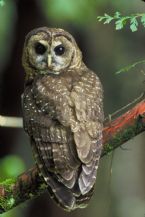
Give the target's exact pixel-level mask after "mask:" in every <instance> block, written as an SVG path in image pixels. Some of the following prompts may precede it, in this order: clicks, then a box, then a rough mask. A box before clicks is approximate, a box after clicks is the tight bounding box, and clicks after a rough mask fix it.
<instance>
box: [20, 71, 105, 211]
mask: <svg viewBox="0 0 145 217" xmlns="http://www.w3.org/2000/svg"><path fill="white" fill-rule="evenodd" d="M102 98H103V97H102V86H101V84H100V81H99V79H98V77H97V76H96V75H95V74H94V73H93V72H90V71H85V72H84V73H83V74H82V75H81V76H78V77H77V78H75V79H73V77H72V78H71V76H70V78H69V77H67V76H66V77H63V76H62V77H61V76H42V78H39V79H35V80H34V82H33V84H32V86H28V87H26V89H25V92H24V100H23V103H24V106H23V113H24V128H25V130H26V131H27V132H28V134H29V135H30V136H31V140H32V147H33V151H34V157H35V160H36V162H37V165H38V167H39V169H40V171H41V173H42V176H43V177H44V179H45V181H46V182H47V183H48V185H49V186H50V188H51V191H52V194H54V195H55V199H56V200H57V201H58V202H59V203H60V204H61V206H63V207H64V208H66V209H68V207H69V209H75V208H76V207H77V206H83V205H85V203H86V201H87V200H89V199H90V197H91V195H92V189H93V186H94V184H95V180H96V170H97V168H98V162H99V158H100V155H101V150H102V127H103V125H102V124H103V118H104V117H103V106H102ZM56 189H57V190H56Z"/></svg>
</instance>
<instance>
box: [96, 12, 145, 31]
mask: <svg viewBox="0 0 145 217" xmlns="http://www.w3.org/2000/svg"><path fill="white" fill-rule="evenodd" d="M97 20H98V21H99V22H101V21H102V22H103V23H104V24H109V23H111V21H114V22H115V29H116V30H121V29H123V28H124V27H125V26H126V24H129V25H130V30H131V31H132V32H136V31H137V30H138V25H139V21H140V23H141V24H142V25H143V27H145V14H132V15H129V16H122V15H121V13H120V12H118V11H117V12H115V14H114V15H113V16H110V15H108V14H106V13H105V14H104V16H98V17H97Z"/></svg>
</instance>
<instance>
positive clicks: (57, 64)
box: [23, 27, 82, 77]
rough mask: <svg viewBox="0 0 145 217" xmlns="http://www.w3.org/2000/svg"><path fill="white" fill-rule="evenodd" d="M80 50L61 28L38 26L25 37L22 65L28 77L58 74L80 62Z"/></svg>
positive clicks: (76, 65)
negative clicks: (38, 27)
mask: <svg viewBox="0 0 145 217" xmlns="http://www.w3.org/2000/svg"><path fill="white" fill-rule="evenodd" d="M81 59H82V56H81V52H80V50H79V48H78V47H77V44H76V42H75V40H74V39H73V37H72V36H71V35H70V34H69V33H67V32H65V31H64V30H62V29H49V28H46V27H44V28H40V29H38V30H37V29H36V30H34V31H32V32H30V33H29V34H28V37H27V38H26V42H25V47H24V53H23V63H24V64H23V65H24V67H25V68H26V71H27V75H28V77H34V76H35V75H36V74H56V75H58V74H60V73H62V72H65V71H67V69H68V68H69V69H72V68H76V67H78V66H79V65H80V63H81Z"/></svg>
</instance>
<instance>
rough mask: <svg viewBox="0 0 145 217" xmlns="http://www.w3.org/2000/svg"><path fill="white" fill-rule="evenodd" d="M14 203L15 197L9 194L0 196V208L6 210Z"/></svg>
mask: <svg viewBox="0 0 145 217" xmlns="http://www.w3.org/2000/svg"><path fill="white" fill-rule="evenodd" d="M14 204H15V199H14V198H13V197H12V196H10V197H5V198H3V199H2V198H0V209H1V208H2V209H3V210H5V211H7V210H9V209H11V208H12V207H13V206H14Z"/></svg>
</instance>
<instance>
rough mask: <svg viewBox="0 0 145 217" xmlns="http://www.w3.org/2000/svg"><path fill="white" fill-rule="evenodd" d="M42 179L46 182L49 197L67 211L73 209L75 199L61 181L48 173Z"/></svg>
mask: <svg viewBox="0 0 145 217" xmlns="http://www.w3.org/2000/svg"><path fill="white" fill-rule="evenodd" d="M44 179H45V181H46V183H48V186H49V187H48V192H49V194H50V196H51V198H53V199H54V201H55V202H56V203H57V204H58V205H59V206H61V207H62V208H63V209H65V210H67V211H71V210H73V209H75V204H76V199H75V197H74V195H73V193H72V192H71V191H70V190H69V189H67V188H66V186H64V185H63V184H62V183H60V182H58V181H57V180H56V179H55V177H54V174H51V173H49V174H47V177H46V178H45V177H44Z"/></svg>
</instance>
